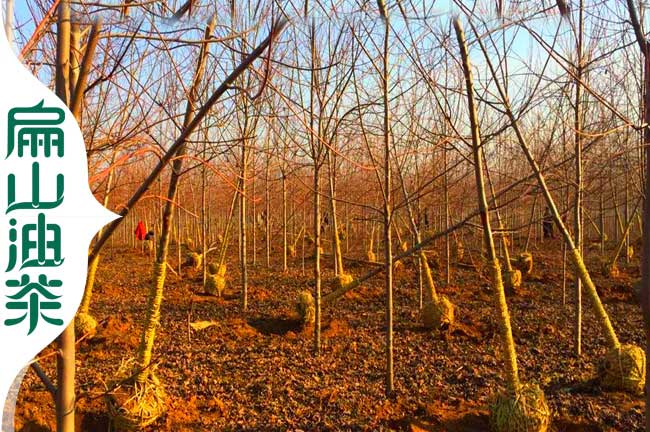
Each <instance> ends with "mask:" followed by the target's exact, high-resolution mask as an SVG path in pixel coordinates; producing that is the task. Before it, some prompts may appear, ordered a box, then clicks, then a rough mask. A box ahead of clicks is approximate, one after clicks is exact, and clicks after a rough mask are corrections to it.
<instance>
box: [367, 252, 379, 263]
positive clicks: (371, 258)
mask: <svg viewBox="0 0 650 432" xmlns="http://www.w3.org/2000/svg"><path fill="white" fill-rule="evenodd" d="M366 256H367V257H368V261H370V262H376V261H377V256H376V255H375V253H374V252H373V251H371V250H369V251H368V252H366Z"/></svg>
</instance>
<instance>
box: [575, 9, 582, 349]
mask: <svg viewBox="0 0 650 432" xmlns="http://www.w3.org/2000/svg"><path fill="white" fill-rule="evenodd" d="M583 11H584V2H583V0H580V5H579V12H578V13H579V17H578V26H579V30H578V43H577V65H576V66H577V70H576V79H575V86H576V95H575V96H576V97H575V105H574V109H575V111H574V125H573V127H574V130H575V157H576V161H575V163H576V164H575V170H576V179H575V181H576V195H575V207H574V210H573V211H574V233H573V237H574V241H575V246H576V249H577V250H578V251H579V252H580V253H581V254H582V86H581V84H580V83H581V80H582V34H583V31H584V22H583V21H584V20H583V19H582V14H583ZM574 345H575V346H574V348H575V354H576V355H577V356H580V355H581V354H582V282H581V281H580V276H579V274H578V272H577V271H576V274H575V315H574Z"/></svg>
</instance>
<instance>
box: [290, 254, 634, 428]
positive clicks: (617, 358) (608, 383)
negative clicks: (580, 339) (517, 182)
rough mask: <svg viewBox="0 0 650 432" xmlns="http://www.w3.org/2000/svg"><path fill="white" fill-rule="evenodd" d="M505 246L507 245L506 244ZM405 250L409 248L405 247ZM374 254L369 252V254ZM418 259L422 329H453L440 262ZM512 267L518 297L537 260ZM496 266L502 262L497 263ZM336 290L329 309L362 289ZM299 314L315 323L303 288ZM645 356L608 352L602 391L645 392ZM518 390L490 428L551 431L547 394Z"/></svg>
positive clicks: (630, 350)
mask: <svg viewBox="0 0 650 432" xmlns="http://www.w3.org/2000/svg"><path fill="white" fill-rule="evenodd" d="M506 244H507V243H506ZM455 246H456V247H455V251H454V252H455V253H454V254H453V255H455V257H456V259H458V260H459V261H460V260H462V258H463V246H462V243H460V242H456V245H455ZM402 249H403V250H405V249H406V248H405V247H402ZM368 256H369V257H370V256H371V251H369V252H368ZM418 261H419V264H420V265H421V270H422V272H423V276H424V282H425V286H426V288H427V289H426V291H425V293H426V295H427V299H426V302H425V304H424V305H423V307H422V310H421V313H420V319H421V322H422V325H423V326H424V327H425V328H427V329H429V330H433V331H438V330H445V329H448V328H449V327H450V326H451V325H453V323H454V320H455V314H456V308H455V306H454V304H453V303H452V302H451V301H450V300H449V299H448V298H447V297H446V296H444V295H439V294H438V293H437V292H436V289H435V285H434V281H433V275H432V270H431V267H432V266H435V267H438V268H439V261H438V260H437V257H436V255H435V253H433V259H432V260H430V259H427V256H426V254H425V252H424V251H422V250H421V251H420V252H419V254H418ZM509 261H510V264H511V265H510V266H506V269H504V271H503V273H501V272H500V270H499V273H500V277H501V278H502V279H501V280H502V282H503V287H504V288H505V289H506V290H507V291H508V292H510V293H514V292H516V291H517V289H518V288H519V287H520V286H521V283H522V279H523V277H522V275H523V276H529V275H531V274H532V271H533V256H532V254H531V253H530V252H523V253H521V254H519V256H518V257H517V258H516V259H509ZM394 265H395V266H396V267H399V266H400V265H401V262H400V261H399V260H396V261H395V262H394ZM497 265H498V264H497ZM486 268H487V269H489V270H491V271H494V266H489V265H487V266H483V267H481V268H479V272H480V273H483V270H485V269H486ZM334 286H335V288H336V290H335V291H333V292H332V293H330V294H328V295H325V296H324V297H323V299H322V304H323V305H324V306H325V305H327V304H328V303H331V302H332V301H334V300H335V299H337V298H338V297H340V296H341V295H342V294H343V293H345V292H347V291H349V290H352V289H354V288H356V287H357V286H359V283H358V282H357V281H356V280H354V278H353V277H352V276H351V275H349V274H347V273H343V274H341V275H339V276H337V277H336V280H335V281H334ZM296 311H297V313H298V315H299V316H300V318H301V320H302V321H303V323H304V324H305V325H312V324H313V323H314V321H315V302H314V298H313V296H312V293H311V292H310V291H308V290H303V291H301V292H300V293H299V294H298V297H297V300H296ZM645 368H646V366H645V353H644V352H643V350H642V349H641V348H640V347H638V346H635V345H620V344H618V346H615V347H614V348H612V349H610V350H609V351H608V352H607V353H606V354H605V356H604V357H603V358H602V359H601V360H600V361H599V363H598V367H597V370H598V378H599V381H600V383H601V385H602V387H603V388H605V389H609V390H623V391H627V392H630V393H632V394H635V395H640V394H643V390H644V383H645V373H646V371H645ZM515 381H516V383H517V384H516V385H517V389H516V390H514V392H515V393H516V394H517V395H519V397H517V398H512V397H510V396H509V395H508V393H501V394H499V395H498V396H497V397H496V399H495V400H494V402H493V404H492V405H491V407H490V411H491V417H490V425H491V428H492V429H493V430H494V431H496V432H531V431H535V432H537V431H539V432H544V431H547V430H548V428H549V425H550V419H551V410H550V408H549V406H548V404H547V402H546V398H545V396H544V392H543V391H542V390H541V388H540V387H539V386H538V385H534V384H519V383H518V378H517V379H516V380H515Z"/></svg>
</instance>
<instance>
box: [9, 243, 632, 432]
mask: <svg viewBox="0 0 650 432" xmlns="http://www.w3.org/2000/svg"><path fill="white" fill-rule="evenodd" d="M560 250H561V245H560V243H559V241H556V242H547V243H541V244H538V246H537V248H533V249H532V252H533V254H534V257H535V270H534V272H533V277H532V278H529V279H528V280H526V281H525V282H524V285H525V288H526V290H525V291H524V292H523V293H520V294H518V295H515V296H509V297H508V304H509V307H510V311H511V315H512V324H513V326H512V327H513V332H514V338H515V342H516V344H517V353H518V360H519V367H520V375H521V378H522V380H524V381H533V382H538V383H539V384H540V385H541V387H542V388H543V389H544V391H545V393H546V395H547V398H548V400H549V404H550V406H551V408H552V410H553V426H552V427H553V430H555V431H634V430H641V427H642V424H643V407H644V405H643V398H642V397H636V396H630V395H627V394H624V393H616V392H606V391H603V390H602V389H601V388H600V387H599V386H598V384H597V383H596V382H595V381H594V380H593V378H594V375H595V372H596V368H595V366H594V360H595V359H597V358H599V357H600V356H601V355H603V354H604V352H605V339H604V335H603V334H602V333H601V332H600V330H599V329H598V328H597V326H596V325H595V324H594V315H593V313H592V309H591V305H590V304H589V302H588V299H587V298H585V299H584V311H585V314H584V328H583V355H582V357H580V358H576V356H574V355H573V354H572V353H573V351H574V349H573V342H572V341H573V330H572V328H573V324H572V323H573V318H572V317H573V294H572V285H571V283H570V282H567V289H566V290H567V295H566V304H565V305H563V291H562V263H561V252H559V251H560ZM262 255H263V253H261V252H260V253H259V254H258V257H257V259H258V263H257V265H256V266H254V267H253V266H252V267H251V269H250V271H249V277H250V288H249V289H250V291H249V292H250V298H249V311H248V312H247V313H246V314H243V313H242V312H241V308H240V302H239V290H238V287H239V283H238V281H239V275H238V272H237V271H236V268H237V263H236V259H235V257H234V256H233V257H232V260H231V262H229V265H228V269H229V275H228V283H229V287H228V289H227V292H226V295H225V296H224V298H216V297H209V296H202V295H197V294H195V293H193V291H196V290H198V289H199V287H200V285H201V284H200V274H199V273H197V272H190V271H189V270H188V271H187V272H186V273H185V274H184V275H183V276H184V277H183V278H182V279H179V278H178V277H177V276H175V275H174V274H172V273H170V272H168V282H167V286H166V291H165V300H164V303H163V310H162V325H161V327H160V329H159V332H158V336H157V340H156V346H155V353H154V357H155V360H156V362H157V363H158V367H157V374H158V376H159V377H160V378H161V380H162V382H163V383H164V384H165V386H166V391H167V393H168V394H169V396H170V397H169V401H168V411H167V414H166V415H165V416H164V417H163V418H161V419H160V421H159V422H158V423H156V424H155V425H154V426H151V427H150V428H148V429H147V430H149V431H174V432H182V431H216V430H240V431H284V430H292V431H299V430H303V431H314V430H353V431H356V430H386V431H388V430H400V431H401V430H405V431H464V432H465V431H484V430H487V406H488V404H489V402H490V400H491V397H492V396H493V395H494V394H495V392H497V391H499V390H500V389H501V388H502V386H503V382H504V381H503V376H504V374H503V373H502V367H503V366H502V365H503V364H502V362H501V360H500V358H499V349H498V336H497V326H496V322H495V313H494V306H493V305H494V302H493V297H492V293H491V292H490V289H489V287H488V282H487V280H485V279H481V278H480V277H479V276H477V274H476V272H475V271H472V270H470V269H467V268H460V267H454V268H453V277H452V280H453V283H452V285H451V286H444V284H443V283H439V284H438V288H439V290H440V291H441V292H442V293H444V294H446V295H447V296H448V297H449V298H450V299H451V300H452V301H453V302H454V303H455V304H456V305H457V306H458V314H457V315H458V319H459V322H458V323H457V325H455V326H454V327H452V328H451V329H450V330H449V331H448V332H446V333H443V334H440V333H437V334H436V333H430V332H428V331H426V330H425V329H424V328H422V326H421V325H420V324H419V319H418V294H417V284H416V277H415V272H414V270H413V265H412V263H410V262H407V265H406V266H405V268H403V269H402V270H401V271H400V272H399V273H398V274H396V283H395V383H396V393H395V395H394V397H392V398H390V399H386V398H385V396H384V364H385V357H384V349H385V345H384V334H385V326H384V317H385V312H384V296H383V278H382V277H381V276H379V277H376V278H374V279H373V280H371V281H369V282H368V283H366V284H364V285H363V287H362V288H360V289H358V290H356V291H355V292H352V293H349V294H348V295H346V296H345V297H344V298H342V299H340V300H339V301H338V302H336V303H335V304H334V305H333V306H330V307H327V308H326V310H325V311H324V329H323V352H322V355H321V356H320V357H315V356H314V354H313V339H312V333H311V331H310V329H303V328H301V326H300V324H299V322H298V320H297V317H296V315H295V312H294V301H295V297H296V295H297V293H298V292H299V290H302V289H305V288H308V287H311V285H310V283H309V282H307V281H309V280H311V264H312V262H311V261H310V260H308V259H307V260H306V261H305V270H304V273H303V269H302V260H301V259H300V258H297V259H295V260H292V262H291V270H290V271H289V272H288V273H287V274H285V273H283V272H282V271H281V270H280V271H276V270H268V269H267V268H266V266H265V265H264V262H263V257H262ZM276 255H280V253H279V252H276ZM359 255H361V253H360V254H359ZM590 259H591V261H593V260H594V259H596V254H595V253H592V254H591V255H590ZM589 262H590V261H589V260H588V263H589ZM330 263H331V259H329V258H324V265H325V273H326V274H325V276H326V279H327V278H328V277H329V278H331V277H332V273H331V268H330ZM172 264H174V263H172ZM272 264H273V267H274V268H276V269H277V268H278V267H280V268H281V265H280V264H279V263H278V262H277V261H275V260H274V261H273V263H272ZM592 267H593V266H592ZM369 268H370V267H369V266H368V265H365V264H352V263H350V264H349V266H348V269H349V271H350V272H351V273H353V274H354V275H356V276H358V275H361V274H363V273H365V272H366V271H367V270H368V269H369ZM150 269H151V265H150V258H149V257H148V256H147V255H146V254H143V253H141V252H140V251H137V250H133V249H130V248H128V247H123V248H114V249H112V250H108V251H106V252H105V253H104V255H102V261H101V263H100V267H99V271H98V274H97V284H96V289H95V296H94V302H93V304H92V306H91V312H92V314H93V315H94V316H95V317H96V318H97V319H98V320H99V321H100V330H99V332H98V335H97V336H96V337H95V338H94V339H92V340H82V341H80V342H79V343H78V356H77V367H78V369H77V373H78V381H77V385H78V404H77V417H78V421H77V423H78V427H79V430H81V431H93V432H95V431H107V430H109V427H110V426H109V419H108V418H107V417H106V414H105V406H104V401H103V393H104V392H105V390H106V386H105V383H106V382H108V381H110V378H111V377H112V376H113V375H114V374H115V372H116V371H117V369H118V367H119V365H120V363H121V362H122V361H123V360H124V359H127V358H128V357H132V356H134V355H135V350H136V348H137V345H138V342H139V335H140V329H141V326H142V323H141V319H142V317H143V316H144V312H145V308H146V295H147V290H148V289H149V286H150V285H151V276H150ZM622 270H623V271H622V274H621V276H620V277H619V278H617V279H609V278H603V277H602V276H601V275H597V274H596V272H594V280H595V282H596V285H597V286H598V288H599V292H600V294H601V296H602V299H603V301H604V303H605V307H606V309H607V311H608V312H609V313H610V316H611V318H612V322H613V324H614V326H615V328H616V330H617V332H618V335H619V338H620V339H621V341H622V342H624V343H637V344H641V342H642V322H641V314H640V309H639V307H638V305H637V300H636V298H635V295H634V291H633V289H632V283H633V282H635V281H636V280H637V279H638V277H639V275H638V263H637V262H636V260H635V261H634V265H631V266H629V267H623V268H622ZM437 279H443V278H442V274H441V272H440V271H438V272H437ZM331 289H332V284H331V283H325V284H324V291H325V292H328V291H330V290H331ZM190 311H191V313H190ZM201 320H214V321H216V325H214V326H211V327H209V328H206V329H203V330H200V331H195V330H191V329H190V327H189V325H188V323H189V322H195V321H201ZM52 353H53V350H52V349H51V348H49V349H46V350H45V351H44V352H43V353H42V356H44V358H43V359H42V360H41V362H40V363H41V366H42V367H43V368H44V369H45V370H46V371H47V372H48V374H49V375H50V376H52V377H53V376H54V375H55V359H54V356H53V355H52ZM16 430H17V431H23V432H43V431H50V430H54V404H53V400H52V398H51V396H50V394H49V393H48V392H47V391H46V389H45V387H44V386H43V385H42V383H41V382H40V380H39V379H38V378H37V377H36V375H35V374H34V373H33V372H31V371H30V372H28V374H27V375H26V377H25V380H24V381H23V384H22V388H21V393H20V396H19V400H18V404H17V413H16Z"/></svg>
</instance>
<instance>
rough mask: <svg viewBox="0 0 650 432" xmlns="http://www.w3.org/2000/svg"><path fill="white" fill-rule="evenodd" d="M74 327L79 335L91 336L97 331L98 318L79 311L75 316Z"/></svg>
mask: <svg viewBox="0 0 650 432" xmlns="http://www.w3.org/2000/svg"><path fill="white" fill-rule="evenodd" d="M74 328H75V333H76V334H77V337H82V336H85V337H87V338H91V337H93V336H95V333H97V320H96V319H95V318H93V317H92V315H90V314H88V313H83V312H79V313H78V314H77V316H75V318H74Z"/></svg>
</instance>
